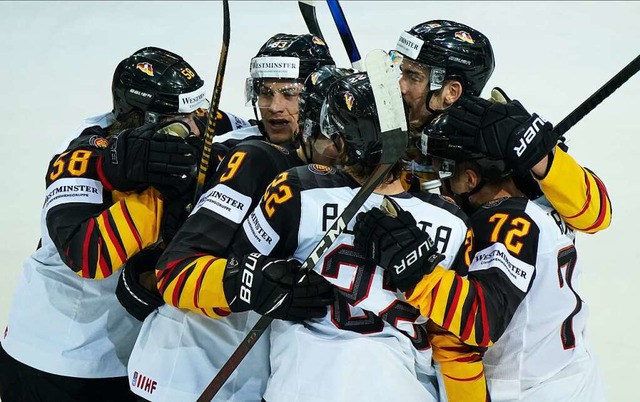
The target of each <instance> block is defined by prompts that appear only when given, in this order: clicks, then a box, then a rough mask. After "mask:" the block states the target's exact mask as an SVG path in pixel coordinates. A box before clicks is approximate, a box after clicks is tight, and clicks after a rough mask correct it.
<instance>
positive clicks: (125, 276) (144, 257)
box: [116, 249, 164, 321]
mask: <svg viewBox="0 0 640 402" xmlns="http://www.w3.org/2000/svg"><path fill="white" fill-rule="evenodd" d="M161 254H162V250H158V249H153V250H151V249H147V250H142V251H140V252H139V253H138V254H136V255H134V256H133V257H131V258H130V259H129V260H128V261H127V262H126V263H125V264H124V266H123V267H122V269H121V271H122V272H121V273H120V278H118V285H117V286H116V297H117V298H118V301H119V302H120V304H121V305H122V307H124V308H125V310H127V312H128V313H129V314H131V315H132V316H134V317H135V318H137V319H138V320H140V321H144V319H145V318H146V317H147V316H148V315H149V314H151V313H152V312H153V311H154V310H155V309H157V308H158V307H160V306H162V305H163V304H164V300H163V299H162V296H160V293H159V292H158V290H157V288H156V287H155V282H156V281H155V268H156V264H157V262H158V259H159V258H160V255H161ZM142 278H144V280H145V281H147V282H148V283H147V285H146V286H145V285H144V284H142V283H141V280H142Z"/></svg>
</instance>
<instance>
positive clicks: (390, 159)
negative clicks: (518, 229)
mask: <svg viewBox="0 0 640 402" xmlns="http://www.w3.org/2000/svg"><path fill="white" fill-rule="evenodd" d="M366 65H367V71H368V73H369V80H370V82H371V87H372V89H373V95H374V98H375V102H376V109H377V111H378V120H379V121H380V128H381V131H382V134H381V139H382V156H381V158H380V162H379V164H378V166H377V167H376V168H375V170H374V171H373V173H372V174H371V176H369V178H368V179H367V181H366V182H365V183H364V184H363V185H362V187H360V190H359V191H358V193H357V194H356V195H355V196H354V197H353V199H352V200H351V202H349V204H348V205H347V206H346V207H345V209H344V211H342V213H341V214H340V216H339V217H338V218H337V219H336V220H335V221H334V222H333V224H332V225H331V227H330V228H329V230H328V231H327V233H325V235H324V236H323V237H322V239H320V241H319V242H318V244H317V245H316V247H315V248H314V249H313V251H312V252H311V254H310V255H309V257H307V259H306V260H304V262H303V263H302V266H301V267H300V270H301V271H302V272H308V271H310V270H312V269H313V267H315V265H316V264H317V263H318V261H320V257H321V256H322V255H323V254H324V252H325V251H327V249H328V248H329V247H330V246H331V245H332V244H333V243H334V242H335V240H336V239H337V238H338V236H339V235H340V233H342V231H344V229H345V227H346V225H347V223H349V222H350V221H351V219H353V217H354V216H355V215H356V213H357V212H358V210H359V209H360V207H362V205H363V204H364V202H365V201H366V200H367V199H368V198H369V196H370V195H371V193H373V190H375V188H376V187H377V186H378V185H379V184H380V183H381V182H382V181H383V180H384V179H385V178H386V177H387V174H388V173H389V171H390V170H391V168H392V167H393V165H394V164H395V163H396V162H397V161H398V159H400V157H401V155H402V154H403V153H404V151H405V149H406V147H407V142H408V134H407V123H406V118H405V115H404V106H403V103H402V95H401V94H400V87H399V84H398V78H397V76H396V75H395V73H394V72H393V68H392V67H391V63H390V62H389V58H388V56H387V54H386V53H385V52H384V51H383V50H374V51H372V52H371V53H369V55H367V60H366ZM283 297H284V295H283ZM277 304H279V303H276V305H277ZM271 321H273V319H272V318H271V317H267V316H262V317H260V319H259V320H258V322H257V323H256V324H255V325H254V326H253V328H252V329H251V330H250V331H249V333H248V334H247V336H246V337H245V338H244V339H243V340H242V342H241V343H240V346H238V348H237V349H236V350H235V351H234V352H233V354H232V355H231V357H229V359H228V360H227V362H226V363H225V364H224V365H223V366H222V368H221V369H220V371H218V373H217V374H216V376H215V377H214V378H213V380H211V383H209V385H208V386H207V388H206V389H205V390H204V391H203V393H202V395H200V397H199V398H198V400H197V402H208V401H210V400H211V399H212V398H213V397H214V396H215V395H216V393H217V392H218V391H219V390H220V389H221V388H222V386H223V385H224V383H225V382H226V380H227V379H228V378H229V377H230V376H231V374H232V373H233V371H234V370H235V369H236V368H237V367H238V365H239V364H240V363H241V362H242V360H243V359H244V357H245V356H246V355H247V353H249V351H250V350H251V348H252V347H253V345H255V343H256V342H257V341H258V339H260V336H262V334H263V333H264V331H265V330H266V329H267V328H268V327H269V324H271Z"/></svg>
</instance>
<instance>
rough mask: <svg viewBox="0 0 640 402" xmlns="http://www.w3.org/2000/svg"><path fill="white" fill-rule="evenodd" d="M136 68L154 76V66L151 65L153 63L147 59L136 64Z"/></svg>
mask: <svg viewBox="0 0 640 402" xmlns="http://www.w3.org/2000/svg"><path fill="white" fill-rule="evenodd" d="M136 68H137V69H138V70H140V71H142V72H143V73H145V74H147V75H148V76H149V77H153V66H152V65H151V63H147V62H146V61H145V62H143V63H138V64H136Z"/></svg>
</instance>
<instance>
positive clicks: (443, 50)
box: [396, 20, 495, 96]
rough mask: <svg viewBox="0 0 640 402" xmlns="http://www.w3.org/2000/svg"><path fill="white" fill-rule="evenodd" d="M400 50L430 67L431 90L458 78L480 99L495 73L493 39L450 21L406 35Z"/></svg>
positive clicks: (466, 90) (433, 23) (422, 26)
mask: <svg viewBox="0 0 640 402" xmlns="http://www.w3.org/2000/svg"><path fill="white" fill-rule="evenodd" d="M396 51H397V52H399V53H400V54H402V55H403V56H404V57H408V58H409V59H411V60H414V61H416V62H418V63H420V64H423V65H425V66H427V67H429V68H430V70H431V71H430V77H429V78H430V79H429V81H430V85H431V87H430V90H433V91H435V90H438V89H440V88H441V87H442V85H443V83H444V81H445V80H447V79H453V78H457V79H458V80H459V81H461V83H462V87H463V89H464V93H465V94H466V95H475V96H479V95H480V93H481V92H482V88H484V86H485V85H486V83H487V81H489V78H490V77H491V74H492V73H493V69H494V67H495V60H494V57H493V49H492V48H491V43H490V42H489V39H488V38H487V37H486V36H485V35H483V34H482V33H481V32H479V31H477V30H475V29H473V28H471V27H469V26H467V25H464V24H461V23H459V22H454V21H448V20H433V21H427V22H423V23H422V24H418V25H416V26H414V27H413V28H411V29H410V30H409V31H406V32H403V33H402V34H401V35H400V38H399V39H398V43H397V45H396Z"/></svg>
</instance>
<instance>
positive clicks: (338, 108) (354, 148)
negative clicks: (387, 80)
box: [320, 73, 382, 166]
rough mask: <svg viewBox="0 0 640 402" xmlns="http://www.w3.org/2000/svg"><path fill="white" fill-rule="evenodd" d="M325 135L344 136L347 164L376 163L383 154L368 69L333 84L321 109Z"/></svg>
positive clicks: (322, 128)
mask: <svg viewBox="0 0 640 402" xmlns="http://www.w3.org/2000/svg"><path fill="white" fill-rule="evenodd" d="M320 115H321V116H320V129H321V132H322V134H323V135H325V136H327V137H329V138H333V137H335V136H340V137H342V138H343V140H344V142H345V144H346V148H347V157H348V160H347V164H349V165H352V164H356V163H358V164H361V165H365V166H373V165H376V164H378V162H379V161H380V157H381V155H382V140H381V138H380V135H381V129H380V122H379V121H378V111H377V109H376V103H375V98H374V96H373V90H372V89H371V83H370V82H369V77H368V76H367V74H366V73H356V74H352V75H349V76H346V77H344V78H341V79H339V80H337V81H336V82H335V83H334V84H333V85H332V86H331V87H330V88H329V92H328V94H327V97H326V99H325V101H324V103H323V105H322V111H321V113H320Z"/></svg>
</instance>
